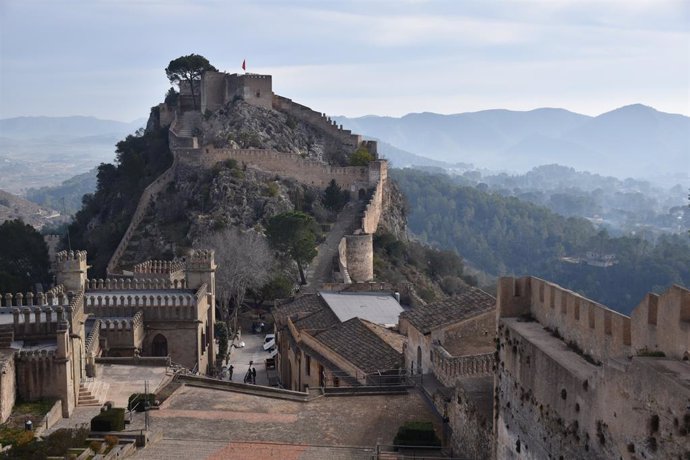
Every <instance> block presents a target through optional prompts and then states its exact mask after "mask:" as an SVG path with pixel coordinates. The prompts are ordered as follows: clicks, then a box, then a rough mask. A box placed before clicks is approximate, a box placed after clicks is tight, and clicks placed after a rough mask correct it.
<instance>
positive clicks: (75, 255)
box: [55, 251, 89, 292]
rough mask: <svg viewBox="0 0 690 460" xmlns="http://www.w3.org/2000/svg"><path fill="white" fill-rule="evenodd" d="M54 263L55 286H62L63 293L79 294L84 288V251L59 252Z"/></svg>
mask: <svg viewBox="0 0 690 460" xmlns="http://www.w3.org/2000/svg"><path fill="white" fill-rule="evenodd" d="M55 262H56V263H55V275H56V278H57V284H58V285H59V284H62V285H63V286H64V287H65V291H68V292H69V291H71V292H79V291H81V290H82V289H84V288H85V287H86V280H87V271H88V269H89V266H88V265H87V264H86V251H60V252H58V253H57V254H56V255H55Z"/></svg>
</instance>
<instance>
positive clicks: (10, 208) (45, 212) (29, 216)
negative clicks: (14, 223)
mask: <svg viewBox="0 0 690 460" xmlns="http://www.w3.org/2000/svg"><path fill="white" fill-rule="evenodd" d="M13 219H21V220H23V221H24V222H25V223H27V224H29V225H32V226H33V227H35V228H37V229H40V228H41V227H43V226H44V225H46V224H48V223H59V222H62V221H64V220H65V219H64V218H62V217H61V216H60V213H58V212H57V211H55V210H53V209H49V208H46V207H43V206H39V205H37V204H36V203H32V202H31V201H28V200H25V199H24V198H21V197H19V196H16V195H13V194H11V193H8V192H5V191H4V190H0V224H1V223H3V222H5V221H6V220H13Z"/></svg>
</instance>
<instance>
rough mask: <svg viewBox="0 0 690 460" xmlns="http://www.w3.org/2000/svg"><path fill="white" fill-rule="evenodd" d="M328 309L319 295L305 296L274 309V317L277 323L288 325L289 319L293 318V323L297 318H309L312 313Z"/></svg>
mask: <svg viewBox="0 0 690 460" xmlns="http://www.w3.org/2000/svg"><path fill="white" fill-rule="evenodd" d="M325 307H326V303H325V302H324V301H323V299H322V298H321V297H320V296H318V295H317V294H305V295H302V296H300V297H297V298H296V299H295V300H293V301H291V302H288V303H285V304H283V305H279V306H277V307H276V308H274V309H273V317H274V318H275V321H276V323H278V324H281V325H284V324H286V323H287V318H292V319H293V321H294V320H296V319H297V318H302V317H305V316H308V315H310V314H312V313H315V312H318V311H322V310H324V309H327V308H325Z"/></svg>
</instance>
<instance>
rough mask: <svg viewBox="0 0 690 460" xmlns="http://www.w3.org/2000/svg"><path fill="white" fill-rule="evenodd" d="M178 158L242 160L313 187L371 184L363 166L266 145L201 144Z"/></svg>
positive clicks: (188, 161)
mask: <svg viewBox="0 0 690 460" xmlns="http://www.w3.org/2000/svg"><path fill="white" fill-rule="evenodd" d="M178 155H179V157H180V161H181V162H182V163H183V164H185V165H188V166H190V167H194V168H199V167H205V168H210V167H212V166H213V165H215V164H216V163H220V162H221V161H225V160H230V159H232V160H235V161H237V162H239V163H246V164H248V165H251V166H253V167H256V168H257V169H260V170H262V171H264V172H268V173H272V174H276V175H281V176H285V177H291V178H293V179H295V180H298V181H299V182H301V183H303V184H306V185H311V186H314V187H319V188H325V187H326V186H328V183H329V182H330V181H331V179H335V181H336V182H337V183H338V185H339V186H341V187H343V188H345V189H347V190H350V191H357V190H358V189H360V188H364V189H366V188H368V187H369V186H373V185H374V184H370V183H369V170H368V168H367V167H364V166H331V165H327V164H324V163H321V162H319V161H315V160H309V159H305V158H302V157H301V156H300V155H297V154H294V153H283V152H278V151H276V150H268V149H216V148H213V147H204V148H203V149H202V150H201V152H200V151H198V150H183V151H180V152H179V153H178Z"/></svg>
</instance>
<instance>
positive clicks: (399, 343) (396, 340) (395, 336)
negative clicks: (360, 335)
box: [362, 320, 405, 353]
mask: <svg viewBox="0 0 690 460" xmlns="http://www.w3.org/2000/svg"><path fill="white" fill-rule="evenodd" d="M362 322H363V323H364V325H365V326H366V327H368V328H369V329H371V330H372V331H373V332H374V333H375V334H376V335H378V336H379V337H380V338H381V340H383V341H384V342H386V343H387V344H388V345H390V346H391V347H393V349H394V350H395V351H397V352H398V353H402V352H403V344H404V343H405V336H404V335H402V334H400V333H399V332H398V331H395V330H393V329H388V328H387V327H383V326H380V325H378V324H374V323H372V322H370V321H367V320H362Z"/></svg>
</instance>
